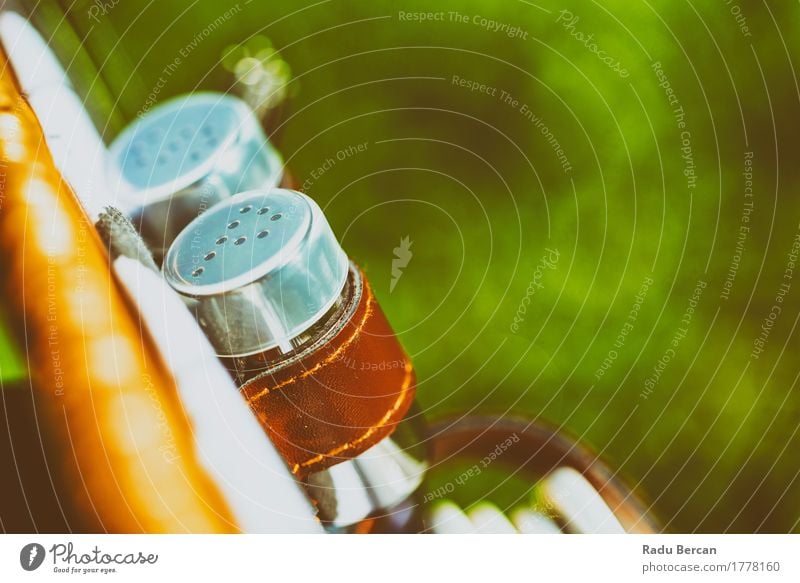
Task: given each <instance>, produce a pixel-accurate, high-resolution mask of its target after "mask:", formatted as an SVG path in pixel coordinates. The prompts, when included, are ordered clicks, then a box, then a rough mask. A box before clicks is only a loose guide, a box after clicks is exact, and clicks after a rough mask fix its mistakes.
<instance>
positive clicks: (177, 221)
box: [109, 93, 283, 257]
mask: <svg viewBox="0 0 800 583" xmlns="http://www.w3.org/2000/svg"><path fill="white" fill-rule="evenodd" d="M109 159H110V167H109V178H110V185H111V187H112V188H114V189H116V191H117V194H118V198H119V199H120V200H121V201H122V203H123V206H125V207H126V208H125V210H127V211H128V212H129V214H130V215H131V216H132V218H133V220H134V224H136V225H137V227H138V228H139V230H140V232H141V233H142V236H143V237H144V239H145V241H147V243H148V244H149V246H150V247H151V249H152V250H153V251H154V253H155V254H156V256H157V257H158V256H160V255H161V254H162V253H163V251H164V250H165V249H167V248H168V247H169V244H170V243H171V242H172V241H173V240H174V239H175V237H176V236H177V235H178V233H180V231H181V230H182V229H183V228H184V227H185V226H186V225H187V224H188V223H189V222H190V221H191V220H192V219H194V218H195V217H196V216H198V214H200V213H202V212H204V211H205V210H206V209H208V208H209V207H211V206H213V205H214V204H216V203H218V202H219V201H221V200H224V199H226V198H229V197H230V196H232V195H233V194H235V193H237V192H242V191H245V190H251V189H253V188H269V187H273V186H277V185H278V184H279V182H280V180H281V176H282V174H283V161H282V159H281V156H280V154H278V152H277V151H276V150H275V149H274V148H273V147H272V146H271V145H270V143H269V141H268V140H267V138H266V136H265V135H264V132H263V131H262V129H261V126H260V125H259V123H258V120H257V119H256V117H255V115H254V114H253V112H252V110H251V109H250V108H249V107H248V106H247V104H246V103H244V102H243V101H241V100H240V99H238V98H236V97H232V96H229V95H224V94H221V93H196V94H192V95H188V96H182V97H177V98H173V99H170V100H168V101H166V102H164V103H162V104H160V105H158V106H156V107H154V108H153V109H152V110H150V111H148V112H147V113H145V114H144V115H143V116H141V118H140V119H139V120H138V121H136V122H135V123H133V124H131V125H130V126H129V127H128V128H127V129H125V131H123V132H122V133H121V134H120V135H119V137H117V139H116V140H114V142H113V143H112V145H111V148H110V156H109Z"/></svg>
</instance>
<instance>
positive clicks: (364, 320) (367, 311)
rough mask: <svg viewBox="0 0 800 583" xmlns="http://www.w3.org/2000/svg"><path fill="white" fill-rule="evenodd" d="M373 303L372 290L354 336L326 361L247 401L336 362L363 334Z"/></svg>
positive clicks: (268, 388)
mask: <svg viewBox="0 0 800 583" xmlns="http://www.w3.org/2000/svg"><path fill="white" fill-rule="evenodd" d="M373 301H374V298H373V295H372V291H371V290H370V293H369V295H367V305H366V308H365V309H364V316H363V317H362V318H361V321H360V322H359V323H358V326H356V329H355V331H354V332H353V334H352V335H351V336H350V337H349V338H348V339H347V340H345V341H344V342H342V343H341V344H340V345H339V346H338V347H337V348H336V350H334V351H333V352H332V353H331V354H329V355H328V357H327V358H326V359H325V360H321V361H320V362H318V363H317V364H315V365H314V366H312V367H311V368H309V369H306V370H304V371H303V372H301V373H300V374H298V375H296V376H293V377H291V378H289V379H286V380H285V381H281V382H280V383H278V384H277V385H275V386H274V387H266V388H265V389H262V390H261V391H259V392H258V393H256V394H255V395H253V396H252V397H248V398H247V401H248V402H250V403H251V402H253V401H255V400H256V399H260V398H261V397H263V396H265V395H268V394H269V393H270V392H271V391H277V390H278V389H282V388H283V387H285V386H286V385H291V384H292V383H296V382H297V381H299V380H300V379H304V378H306V377H307V376H309V375H312V374H314V373H315V372H317V371H318V370H319V369H321V368H322V367H324V366H327V365H329V364H330V363H332V362H334V361H335V360H336V359H337V357H338V356H339V354H340V353H341V352H342V351H343V350H344V349H346V348H347V347H348V346H350V345H351V344H352V343H353V342H354V341H355V339H356V337H357V336H358V335H359V334H361V331H362V329H363V328H364V326H365V325H366V324H367V319H368V318H369V317H370V315H371V314H372V303H373Z"/></svg>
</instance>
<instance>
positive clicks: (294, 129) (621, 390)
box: [3, 0, 800, 532]
mask: <svg viewBox="0 0 800 583" xmlns="http://www.w3.org/2000/svg"><path fill="white" fill-rule="evenodd" d="M29 4H30V5H31V6H34V5H36V6H35V9H34V18H35V21H36V22H37V23H38V24H39V25H41V26H42V27H43V28H45V29H46V30H49V31H51V32H52V33H53V41H52V42H53V44H54V46H55V47H56V48H57V49H58V50H59V51H60V54H61V56H62V60H65V61H68V62H71V63H72V65H71V67H70V73H71V75H72V76H73V78H74V79H75V82H76V85H77V86H78V89H79V90H80V91H81V92H82V93H83V94H84V95H87V96H88V102H89V105H90V106H91V107H92V108H93V114H94V115H95V118H96V120H97V121H98V123H99V125H100V126H101V128H102V129H103V131H104V133H105V135H106V137H107V138H109V139H111V138H113V136H114V135H115V134H116V133H117V132H118V131H119V130H120V129H121V128H122V127H123V125H124V124H125V123H126V122H127V121H129V120H131V119H133V118H134V117H135V115H136V113H137V112H138V111H140V110H141V108H142V107H143V105H144V103H145V100H146V99H147V96H148V94H150V93H151V92H152V91H153V90H154V88H155V87H157V86H158V85H159V78H160V77H161V78H164V76H165V69H164V67H165V66H166V65H167V64H168V63H169V62H170V61H172V60H173V59H174V58H175V57H178V56H180V55H182V54H183V53H182V51H184V52H187V53H188V54H187V56H185V57H184V58H181V63H180V66H179V67H177V68H175V70H174V71H171V72H169V74H168V75H166V80H165V82H164V83H163V87H162V88H161V89H160V92H159V95H158V98H159V99H164V98H166V97H169V96H172V95H177V94H181V93H184V92H187V91H192V90H196V89H201V88H202V89H216V90H223V91H225V90H229V89H230V88H231V83H232V78H231V76H230V74H229V73H228V72H227V71H226V70H225V69H224V68H223V67H222V66H221V64H220V59H221V56H222V51H223V49H224V47H226V46H228V45H230V44H232V43H238V42H242V41H244V40H246V39H247V38H248V37H250V36H252V35H255V34H263V35H266V36H268V37H269V38H270V39H271V40H272V42H273V44H274V46H275V47H276V48H277V49H278V50H280V52H281V54H282V56H283V58H284V59H285V60H286V61H288V62H289V64H290V65H291V67H292V69H293V72H294V75H295V79H296V80H295V83H296V84H297V90H298V91H297V94H296V96H295V97H294V98H293V99H292V100H291V101H290V102H289V104H288V106H287V108H286V110H285V112H284V115H283V117H282V119H281V123H280V124H278V125H277V126H275V127H273V128H271V129H272V132H273V133H272V137H273V139H274V140H275V141H276V143H277V144H278V145H279V147H280V148H281V150H282V152H283V153H284V155H285V157H286V159H287V162H288V165H289V166H290V168H291V169H292V171H293V173H294V174H296V175H297V177H298V178H299V181H300V182H306V181H308V182H306V184H307V192H308V193H309V194H310V195H311V196H313V197H314V198H315V199H316V200H317V201H318V202H319V203H320V204H321V205H322V206H323V208H324V209H325V211H326V213H327V216H328V218H329V220H330V222H331V224H332V226H333V228H334V230H335V231H336V233H337V234H338V235H339V236H340V238H341V239H342V242H343V244H344V246H345V248H346V249H347V250H348V252H349V253H350V254H351V255H352V256H353V257H354V259H355V260H356V261H358V262H359V263H360V264H361V265H363V266H364V267H365V269H366V271H367V274H368V276H369V278H370V279H371V281H372V283H373V286H374V287H375V288H376V293H377V295H378V297H379V299H380V301H381V303H382V305H383V307H384V310H385V311H386V312H387V314H388V316H389V318H390V320H391V321H392V322H393V325H394V327H395V329H396V330H397V331H398V333H399V334H400V336H401V339H402V341H403V343H404V345H405V346H406V348H407V349H408V351H409V352H410V353H411V354H412V356H413V358H414V361H415V363H416V366H417V369H418V376H419V380H420V383H419V389H418V391H419V392H418V394H419V400H420V402H421V405H422V407H423V409H424V410H425V412H426V413H427V414H428V415H430V416H431V417H438V416H441V415H446V414H453V413H457V414H463V413H466V412H469V411H481V412H486V411H495V412H501V413H503V412H509V411H513V412H517V413H524V414H526V415H528V416H534V417H538V418H540V419H543V420H547V421H549V422H552V423H555V424H556V425H560V426H563V427H564V428H565V429H566V430H568V431H569V432H570V433H572V434H573V435H575V436H577V437H578V438H580V439H581V440H583V441H585V442H586V443H588V444H590V445H591V446H592V447H593V448H594V449H595V450H597V451H598V452H600V453H601V454H602V456H603V457H604V458H605V459H607V460H608V461H609V463H610V464H611V465H612V466H613V467H617V468H619V469H620V471H621V474H622V475H623V476H625V477H626V478H627V479H628V481H629V482H630V483H631V484H632V485H634V486H635V487H636V489H637V490H639V491H641V492H642V493H643V494H645V495H646V496H647V497H648V498H649V500H651V501H652V502H653V504H654V508H655V510H656V512H657V514H658V515H659V516H660V517H661V518H662V520H663V521H664V522H665V524H666V525H667V527H668V528H669V529H672V530H675V531H711V532H716V531H734V532H753V531H775V532H787V531H797V530H798V526H797V523H798V517H800V495H799V494H800V492H799V491H798V485H797V474H798V459H797V453H796V452H797V451H798V447H800V438H798V436H797V432H796V429H797V423H798V418H799V413H800V399H798V397H797V396H796V395H795V393H796V390H797V377H798V371H800V367H799V366H798V364H797V359H796V355H795V347H796V345H797V334H796V333H795V327H796V323H797V319H798V301H797V297H798V291H799V290H800V282H798V281H794V282H793V283H792V287H791V290H790V292H789V294H788V296H787V298H786V300H785V303H783V304H782V308H783V311H782V313H781V315H780V317H779V319H778V320H777V322H776V323H775V325H774V328H773V329H772V330H771V333H770V336H769V339H768V342H767V346H766V349H765V351H764V353H763V354H761V355H760V357H759V358H758V359H753V358H751V356H750V355H751V351H752V349H753V342H754V340H755V339H756V338H757V337H758V335H759V332H760V329H761V325H762V321H763V319H764V318H765V317H766V316H767V315H768V314H769V311H770V309H771V307H772V306H773V305H774V304H775V297H776V293H777V290H778V286H779V284H780V283H781V282H782V278H783V275H784V270H785V268H786V263H787V253H788V252H789V251H790V248H791V244H792V241H793V239H794V237H795V236H796V234H797V231H798V222H800V201H798V197H797V192H798V171H797V163H796V161H795V158H796V156H797V153H798V119H799V117H798V113H800V108H799V107H798V84H797V77H796V71H795V69H794V63H793V62H792V60H791V59H792V58H794V59H797V57H798V55H800V52H798V49H799V48H800V42H798V40H799V39H798V37H797V33H796V31H797V30H798V24H800V23H798V15H799V14H800V8H798V5H797V4H796V3H780V4H777V5H774V6H771V7H770V8H767V7H766V6H765V5H764V4H761V3H758V2H754V1H753V2H751V1H745V0H739V1H738V5H739V7H740V9H741V14H742V15H744V16H745V17H746V24H747V26H748V29H749V32H750V34H751V36H749V37H748V36H745V34H744V32H743V30H742V29H741V28H740V26H739V23H738V22H737V20H736V18H735V16H734V14H732V13H731V8H730V6H729V5H726V3H724V2H715V3H707V2H693V1H692V2H688V1H687V2H667V1H666V0H663V1H658V2H649V3H648V2H639V1H636V2H623V1H621V0H619V1H604V2H598V3H594V2H593V3H586V2H572V1H570V2H546V1H544V0H542V1H541V2H535V3H530V2H522V1H519V2H515V1H503V2H478V1H476V0H461V1H458V2H456V1H444V2H442V1H439V2H436V3H430V2H421V1H410V2H402V3H397V2H386V1H384V0H381V1H375V2H344V1H339V0H331V1H323V2H317V3H303V2H284V3H279V2H268V3H267V2H263V3H262V2H252V3H246V2H244V1H243V0H242V1H241V2H239V3H235V2H221V1H219V0H215V1H211V0H200V1H197V2H192V3H186V4H184V3H181V4H180V5H178V4H171V3H156V2H150V3H145V2H136V3H126V2H120V3H117V4H113V3H110V4H109V6H110V8H108V9H107V10H104V11H103V13H102V14H99V13H98V14H96V18H91V17H90V15H91V12H90V10H91V9H92V6H94V5H95V4H94V3H92V2H87V1H85V0H79V1H76V2H72V1H70V2H66V1H65V0H60V1H59V3H55V2H53V3H49V4H37V3H34V2H30V3H29ZM59 4H60V6H59ZM112 4H113V5H112ZM562 10H568V11H570V12H572V13H573V14H574V15H575V16H577V17H578V18H579V20H578V21H577V22H574V28H573V29H568V28H566V27H565V26H564V23H565V22H564V16H565V15H562V14H561V13H560V11H562ZM226 11H233V12H234V15H233V16H232V17H230V18H227V17H223V16H224V14H225V13H226ZM431 11H436V12H443V13H444V16H443V20H441V21H428V22H411V21H407V20H405V19H404V18H401V16H400V14H399V12H431ZM451 11H453V12H458V13H459V14H461V15H463V16H465V17H466V18H467V21H466V22H455V21H453V20H451V17H450V14H449V12H451ZM65 15H66V19H65ZM476 16H479V17H486V18H487V19H492V20H494V21H497V22H499V23H507V24H509V25H511V26H518V27H520V30H521V31H523V32H524V33H526V34H525V38H510V37H509V36H507V35H504V34H502V32H492V31H491V30H489V29H488V28H487V27H486V26H483V25H481V24H480V22H481V21H480V19H478V21H477V22H476V21H475V20H474V18H475V17H476ZM559 19H561V20H560V21H559ZM214 23H216V24H214ZM211 26H213V31H212V32H211V33H209V34H205V33H203V31H204V30H208V29H209V27H211ZM576 31H577V32H581V33H583V34H585V35H588V34H592V35H593V39H594V41H595V42H596V44H597V46H598V47H600V48H601V49H602V50H605V51H606V53H607V54H608V55H609V56H612V57H613V58H614V59H615V60H618V61H619V62H620V63H621V64H622V65H623V66H624V67H625V68H626V69H627V71H629V73H630V74H629V76H628V77H627V78H622V77H621V76H619V75H617V74H616V73H615V72H614V71H612V70H611V69H610V68H609V67H607V66H606V65H605V64H604V63H603V62H601V61H600V59H599V58H598V55H596V54H595V53H593V52H591V51H590V50H589V49H587V47H586V45H585V43H582V42H581V40H579V39H577V38H575V37H574V36H573V35H572V34H570V33H571V32H576ZM199 34H200V35H201V36H198V35H199ZM198 39H200V40H198ZM81 46H82V47H84V49H85V50H83V49H81ZM187 47H191V49H190V50H187ZM73 57H74V58H73ZM654 62H660V63H661V64H662V68H663V71H664V73H665V74H666V76H667V77H668V79H669V83H670V85H671V87H672V89H673V90H674V92H675V95H676V96H677V98H678V100H679V102H680V105H681V106H682V107H683V109H684V112H685V122H686V124H687V126H686V129H687V131H689V132H690V134H691V136H690V142H691V148H692V154H693V163H694V167H695V172H696V183H695V186H694V187H693V188H690V187H689V184H688V181H687V177H686V176H685V175H684V169H685V167H686V161H685V160H684V159H682V157H681V156H682V152H681V130H680V129H679V128H678V126H677V122H676V118H675V115H674V111H673V107H672V106H670V104H669V102H668V100H667V96H666V94H665V92H664V90H663V88H661V87H659V79H658V78H657V76H656V74H655V72H654V70H653V68H652V65H653V63H654ZM454 76H457V77H458V78H463V79H468V80H470V81H475V82H478V83H483V84H486V85H488V86H490V87H493V88H496V91H495V94H494V95H487V94H485V93H481V92H471V91H469V90H468V89H466V88H464V87H460V86H459V85H458V83H457V82H455V83H454ZM456 81H457V80H456ZM501 92H505V94H507V95H508V96H510V100H512V101H513V100H516V101H517V104H516V105H513V104H511V103H509V102H508V101H504V99H503V98H502V96H503V94H502V93H501ZM523 104H524V105H525V106H526V107H527V109H529V110H530V111H532V112H533V113H534V114H535V115H537V116H538V118H540V119H541V120H542V123H543V124H544V125H545V126H546V127H547V129H549V131H550V132H551V133H552V135H553V137H554V139H556V140H557V141H558V143H559V144H560V147H561V148H562V149H563V151H564V155H565V156H566V158H567V159H568V161H569V165H570V166H571V170H570V171H568V172H565V171H564V169H563V167H562V164H561V162H560V161H559V159H558V157H557V155H556V153H555V152H554V149H553V147H552V144H551V143H549V142H548V140H547V138H546V136H545V135H544V134H543V133H542V131H541V127H537V126H536V125H535V124H534V123H533V122H531V121H530V119H528V118H527V117H526V116H525V115H523V111H524V109H523V108H522V105H523ZM362 143H364V144H366V145H367V147H366V149H365V151H364V152H362V153H359V154H356V155H353V156H344V159H342V160H338V159H337V153H338V152H340V151H342V150H344V149H346V148H347V147H348V146H349V145H356V144H362ZM745 152H753V179H754V188H753V191H754V196H753V199H752V200H753V201H754V206H753V211H752V214H751V215H750V217H751V218H750V222H749V223H747V226H749V227H750V231H749V232H748V234H747V236H746V240H745V245H744V251H743V253H742V256H741V261H740V263H739V269H738V272H737V273H736V277H735V280H734V282H733V286H732V288H731V293H730V297H729V298H728V299H727V300H726V299H722V298H721V297H720V296H721V293H722V290H723V285H724V282H725V279H726V275H727V274H728V270H729V267H730V266H731V263H732V261H733V258H734V255H735V252H736V242H737V234H738V233H739V228H740V226H741V225H742V224H743V223H742V209H743V203H744V201H745V197H744V188H745V183H744V177H743V175H742V172H743V170H744V159H745ZM328 159H334V160H335V163H334V164H333V165H332V167H330V168H329V169H328V170H326V171H325V172H323V173H322V175H321V176H318V177H316V178H314V177H313V174H312V173H313V172H314V171H315V170H316V169H318V168H320V167H321V166H323V165H324V164H325V161H326V160H328ZM318 174H319V173H318ZM405 236H408V237H410V239H411V240H412V241H413V245H412V248H411V249H412V252H413V258H412V260H411V261H410V263H409V265H408V266H407V267H406V268H405V270H404V273H403V275H402V278H401V279H400V280H399V281H398V283H397V285H396V287H395V289H394V291H393V292H391V293H390V291H389V283H390V278H391V264H392V258H393V249H394V248H395V247H396V246H397V245H398V244H399V242H400V239H401V238H402V237H405ZM546 248H550V249H557V250H558V252H559V260H558V262H557V264H556V265H555V268H554V269H546V270H544V272H543V274H542V276H541V278H540V279H538V280H537V281H539V282H540V283H541V284H542V287H541V288H535V289H536V291H535V293H534V294H533V295H531V296H529V299H530V303H529V304H527V300H526V306H527V307H526V312H525V314H524V321H522V322H521V323H519V326H518V328H516V329H515V331H512V327H511V326H512V323H513V322H514V317H515V314H517V312H518V309H519V307H520V305H522V302H523V298H525V297H526V295H527V293H528V292H527V290H528V288H529V284H530V282H531V281H532V280H533V279H534V277H535V275H534V274H535V272H536V266H537V264H538V263H539V261H540V259H541V258H542V256H543V255H545V254H546V253H547V252H546V251H545V249H546ZM645 278H652V285H650V286H649V289H648V290H647V294H646V297H645V299H644V301H643V303H642V305H641V310H640V312H639V314H638V317H637V318H636V320H635V323H634V324H633V329H632V330H631V331H630V333H629V334H628V335H627V337H626V339H625V341H624V343H623V345H622V346H621V347H615V341H616V339H617V336H618V334H619V333H620V330H621V329H622V328H623V325H624V324H625V322H626V319H627V318H628V314H629V312H630V310H631V308H632V306H633V305H634V303H635V301H636V294H637V293H639V291H640V288H641V286H642V282H643V281H644V280H645ZM700 280H702V281H704V282H707V287H706V288H705V290H704V292H703V293H702V295H701V296H700V298H699V302H698V305H697V310H696V312H695V313H694V314H693V317H692V319H691V324H690V325H689V326H688V330H687V332H686V336H685V338H682V339H681V340H680V341H679V342H678V345H677V347H675V353H674V356H673V357H672V359H671V361H670V363H669V364H668V365H667V366H666V367H665V368H664V370H663V372H662V373H661V375H660V377H659V381H658V383H657V385H656V386H655V388H654V389H653V391H652V394H650V395H648V396H647V398H643V396H642V391H643V390H644V387H645V382H646V379H647V378H648V377H649V376H651V375H652V374H653V369H654V367H655V366H656V365H657V363H658V361H659V359H661V358H662V357H663V356H664V355H665V353H666V351H667V350H668V349H669V348H670V342H671V340H672V339H673V337H674V336H675V334H676V333H677V332H678V330H679V328H681V327H683V325H682V324H681V319H682V317H683V316H684V314H685V312H686V310H687V306H688V305H689V301H690V298H691V296H692V294H693V290H694V289H695V287H696V285H697V282H698V281H700ZM611 350H616V358H615V359H614V361H613V363H612V364H611V365H610V367H609V368H608V370H606V371H605V373H604V374H603V375H602V376H599V375H598V374H597V373H598V369H599V368H600V367H601V365H602V363H603V360H604V359H606V358H607V357H608V355H609V351H611ZM3 366H4V370H5V366H6V365H5V364H4V365H3ZM598 376H599V378H598ZM507 495H509V494H508V493H504V490H503V489H500V490H498V491H497V492H496V493H494V494H492V496H496V497H497V501H498V502H499V503H501V504H503V503H504V498H503V497H504V496H507Z"/></svg>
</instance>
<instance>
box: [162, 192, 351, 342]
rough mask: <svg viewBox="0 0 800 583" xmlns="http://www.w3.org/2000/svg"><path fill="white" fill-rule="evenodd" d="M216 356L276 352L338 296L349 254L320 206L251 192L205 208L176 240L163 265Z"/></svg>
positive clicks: (300, 197)
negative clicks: (210, 343) (190, 309)
mask: <svg viewBox="0 0 800 583" xmlns="http://www.w3.org/2000/svg"><path fill="white" fill-rule="evenodd" d="M162 269H163V272H164V276H165V277H166V279H167V281H168V282H169V284H170V285H171V286H172V287H173V288H174V289H175V290H176V291H177V292H178V293H180V294H182V295H183V296H184V297H185V298H186V299H187V301H188V303H189V304H190V306H191V307H193V308H194V310H195V313H196V315H197V318H198V322H199V323H200V326H201V327H202V328H203V329H204V330H205V332H206V334H207V335H208V337H209V338H210V339H211V342H212V344H213V345H214V347H215V349H216V351H217V353H218V354H219V355H220V356H244V355H249V354H255V353H258V352H262V351H264V350H269V349H272V348H275V347H279V348H281V349H283V350H284V351H288V350H290V349H291V340H292V339H293V338H296V337H297V336H298V335H300V334H301V333H303V332H305V331H306V330H308V329H309V328H310V327H311V326H312V325H313V324H314V323H315V322H317V321H319V320H320V318H321V317H322V316H323V315H325V313H326V312H327V311H328V310H330V308H331V307H333V305H334V304H335V303H336V301H337V300H338V299H339V297H340V296H341V294H342V290H343V288H344V285H345V282H346V280H347V276H348V271H349V262H348V259H347V255H346V254H345V252H344V251H343V250H342V248H341V246H340V245H339V243H338V241H337V240H336V237H335V236H334V234H333V231H331V228H330V225H329V224H328V221H327V220H326V219H325V215H324V214H323V213H322V210H321V209H320V208H319V206H318V205H317V204H316V203H315V202H314V201H313V200H311V199H310V198H308V197H307V196H305V195H304V194H301V193H299V192H295V191H292V190H284V189H279V188H275V189H269V190H254V191H250V192H243V193H241V194H237V195H235V196H234V197H232V198H231V199H228V200H226V201H223V202H221V203H219V204H217V205H216V206H214V207H213V208H211V209H209V210H208V211H206V212H205V213H203V214H202V215H200V216H199V217H197V218H196V219H195V220H194V221H192V222H191V223H190V224H189V225H188V226H187V227H186V229H184V230H183V232H181V234H180V235H179V236H178V237H177V238H176V239H175V241H174V242H173V244H172V246H171V247H170V248H169V250H168V251H167V255H166V257H165V260H164V265H163V268H162Z"/></svg>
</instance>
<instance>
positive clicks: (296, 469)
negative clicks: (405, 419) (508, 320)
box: [292, 361, 413, 474]
mask: <svg viewBox="0 0 800 583" xmlns="http://www.w3.org/2000/svg"><path fill="white" fill-rule="evenodd" d="M412 370H413V367H412V366H411V362H410V361H406V366H405V372H406V376H405V378H404V379H403V386H402V388H401V389H400V396H399V397H398V398H397V400H396V401H395V403H394V405H392V408H391V409H389V410H388V411H387V412H386V414H385V415H384V416H383V417H381V419H380V421H378V422H377V423H376V424H375V425H373V426H372V427H370V428H369V429H367V430H366V431H365V432H364V434H363V435H361V436H360V437H358V438H357V439H354V440H353V441H350V442H348V443H345V444H344V445H340V446H337V447H335V448H333V449H332V450H330V451H329V452H327V453H321V454H319V455H316V456H314V457H313V458H311V459H308V460H306V461H304V462H302V463H300V464H295V465H294V466H293V467H292V472H293V473H295V474H296V473H297V472H299V471H300V468H301V467H302V468H307V467H308V466H311V465H314V464H316V463H318V462H320V461H322V460H323V459H325V458H326V457H331V456H335V455H338V454H340V453H342V452H343V451H347V450H348V449H350V448H352V447H355V446H356V445H358V444H359V443H361V442H363V441H364V440H366V439H369V438H370V437H371V436H372V435H374V433H375V432H376V431H378V429H380V428H381V427H383V426H384V425H386V424H387V423H388V422H389V419H391V418H392V416H393V415H394V414H395V413H396V412H397V410H398V409H400V407H401V405H402V404H403V402H404V401H405V397H406V393H407V392H408V389H409V387H410V386H411V376H412V375H411V372H412Z"/></svg>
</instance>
